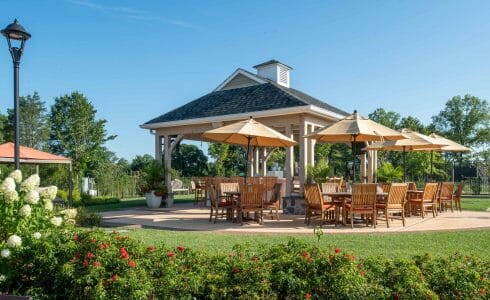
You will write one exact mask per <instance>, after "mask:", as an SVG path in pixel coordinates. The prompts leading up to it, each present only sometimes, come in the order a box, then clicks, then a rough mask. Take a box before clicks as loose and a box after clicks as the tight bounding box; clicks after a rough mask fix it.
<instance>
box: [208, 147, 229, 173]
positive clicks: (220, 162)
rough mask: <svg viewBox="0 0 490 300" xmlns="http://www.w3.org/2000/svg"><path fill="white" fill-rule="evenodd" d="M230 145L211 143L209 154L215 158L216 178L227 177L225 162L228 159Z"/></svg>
mask: <svg viewBox="0 0 490 300" xmlns="http://www.w3.org/2000/svg"><path fill="white" fill-rule="evenodd" d="M229 147H230V145H228V144H217V143H210V144H209V147H208V154H209V155H210V156H211V157H212V158H214V160H215V161H214V173H215V175H216V176H225V161H226V159H227V158H228V148H229Z"/></svg>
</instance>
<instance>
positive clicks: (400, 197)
mask: <svg viewBox="0 0 490 300" xmlns="http://www.w3.org/2000/svg"><path fill="white" fill-rule="evenodd" d="M407 190H408V184H406V183H392V184H391V185H390V189H389V191H388V198H387V199H386V203H377V204H376V210H377V213H378V212H380V211H382V212H383V214H384V216H385V220H386V227H388V228H389V227H390V214H393V213H401V219H402V223H403V227H405V199H406V197H407ZM391 219H393V216H391Z"/></svg>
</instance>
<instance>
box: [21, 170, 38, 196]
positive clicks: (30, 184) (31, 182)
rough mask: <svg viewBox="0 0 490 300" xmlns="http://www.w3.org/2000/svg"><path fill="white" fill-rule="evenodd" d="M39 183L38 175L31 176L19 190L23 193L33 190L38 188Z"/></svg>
mask: <svg viewBox="0 0 490 300" xmlns="http://www.w3.org/2000/svg"><path fill="white" fill-rule="evenodd" d="M39 181H40V178H39V175H37V174H34V175H31V176H29V178H27V179H26V180H24V181H23V182H22V183H21V184H20V190H21V191H24V192H29V191H32V190H33V189H35V188H37V187H39Z"/></svg>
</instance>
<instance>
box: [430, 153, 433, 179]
mask: <svg viewBox="0 0 490 300" xmlns="http://www.w3.org/2000/svg"><path fill="white" fill-rule="evenodd" d="M433 162H434V151H430V182H432V179H433V175H434V173H433Z"/></svg>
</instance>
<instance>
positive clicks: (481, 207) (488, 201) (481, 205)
mask: <svg viewBox="0 0 490 300" xmlns="http://www.w3.org/2000/svg"><path fill="white" fill-rule="evenodd" d="M461 208H462V209H463V210H476V211H486V210H487V209H488V208H490V197H488V198H463V199H461Z"/></svg>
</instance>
